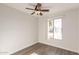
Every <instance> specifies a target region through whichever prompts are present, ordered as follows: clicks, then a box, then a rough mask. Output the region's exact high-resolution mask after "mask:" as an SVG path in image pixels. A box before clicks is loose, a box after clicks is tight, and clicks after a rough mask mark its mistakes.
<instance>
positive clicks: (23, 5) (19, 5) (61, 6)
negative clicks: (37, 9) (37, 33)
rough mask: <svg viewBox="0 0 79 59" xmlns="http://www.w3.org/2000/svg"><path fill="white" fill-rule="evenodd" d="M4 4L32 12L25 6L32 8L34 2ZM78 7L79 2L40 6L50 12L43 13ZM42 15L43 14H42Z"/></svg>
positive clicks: (43, 4)
mask: <svg viewBox="0 0 79 59" xmlns="http://www.w3.org/2000/svg"><path fill="white" fill-rule="evenodd" d="M5 5H7V6H10V7H12V8H16V9H17V10H20V11H22V12H25V13H27V14H30V13H32V12H33V11H32V10H26V9H25V8H26V7H28V8H34V5H36V3H6V4H5ZM78 7H79V3H42V8H47V9H49V10H50V12H46V13H44V14H46V15H47V14H51V13H58V12H63V11H67V10H70V9H75V8H78ZM43 16H44V15H43Z"/></svg>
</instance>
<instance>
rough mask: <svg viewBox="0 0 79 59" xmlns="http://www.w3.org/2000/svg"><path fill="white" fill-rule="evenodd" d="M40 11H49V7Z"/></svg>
mask: <svg viewBox="0 0 79 59" xmlns="http://www.w3.org/2000/svg"><path fill="white" fill-rule="evenodd" d="M40 11H43V12H48V11H49V9H43V10H40Z"/></svg>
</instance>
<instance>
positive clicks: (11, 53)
mask: <svg viewBox="0 0 79 59" xmlns="http://www.w3.org/2000/svg"><path fill="white" fill-rule="evenodd" d="M37 43H38V42H35V43H33V44H30V45H29V46H27V47H24V48H21V49H19V50H17V51H15V52H13V53H10V55H14V54H15V53H17V52H19V51H21V50H23V49H26V48H28V47H31V46H32V45H34V44H37Z"/></svg>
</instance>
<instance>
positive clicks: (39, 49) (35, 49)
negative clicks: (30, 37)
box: [12, 43, 79, 55]
mask: <svg viewBox="0 0 79 59" xmlns="http://www.w3.org/2000/svg"><path fill="white" fill-rule="evenodd" d="M33 54H35V55H36V54H37V55H79V54H78V53H75V52H72V51H68V50H64V49H61V48H57V47H53V46H49V45H45V44H42V43H37V44H35V45H33V46H31V47H28V48H25V49H23V50H21V51H19V52H16V53H14V54H12V55H33Z"/></svg>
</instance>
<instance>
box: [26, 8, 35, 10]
mask: <svg viewBox="0 0 79 59" xmlns="http://www.w3.org/2000/svg"><path fill="white" fill-rule="evenodd" d="M25 9H28V10H34V9H32V8H25Z"/></svg>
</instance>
